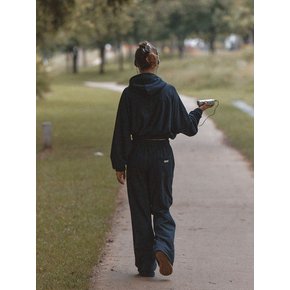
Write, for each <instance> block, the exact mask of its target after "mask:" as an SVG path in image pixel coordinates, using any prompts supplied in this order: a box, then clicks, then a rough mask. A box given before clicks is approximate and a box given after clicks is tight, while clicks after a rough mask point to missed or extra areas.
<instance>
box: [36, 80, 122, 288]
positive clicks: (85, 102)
mask: <svg viewBox="0 0 290 290" xmlns="http://www.w3.org/2000/svg"><path fill="white" fill-rule="evenodd" d="M118 99H119V95H118V94H117V93H113V92H110V91H104V90H95V89H89V88H84V87H80V86H78V85H73V84H72V83H71V84H70V85H67V84H53V86H52V92H51V93H50V94H49V95H48V96H47V99H46V100H38V101H37V150H38V154H37V289H43V290H44V289H54V290H57V289H59V290H64V289H78V290H79V289H87V288H88V283H89V275H90V274H91V272H92V268H93V266H94V265H95V264H96V263H97V261H98V258H99V254H100V251H101V249H102V247H103V245H104V242H105V232H106V231H107V229H108V227H109V220H110V217H111V215H112V213H113V212H114V208H115V199H116V192H117V186H118V185H117V182H116V180H115V176H114V172H113V170H112V169H111V164H110V160H109V154H110V152H109V150H110V144H111V137H112V130H113V125H114V124H113V123H114V120H115V113H116V106H117V101H118ZM43 121H51V122H52V124H53V150H52V151H51V152H41V124H42V122H43ZM97 151H100V152H103V153H104V156H102V157H97V156H95V155H94V153H95V152H97Z"/></svg>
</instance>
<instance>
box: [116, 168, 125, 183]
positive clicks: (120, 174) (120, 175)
mask: <svg viewBox="0 0 290 290" xmlns="http://www.w3.org/2000/svg"><path fill="white" fill-rule="evenodd" d="M116 176H117V179H118V181H119V183H121V184H125V179H126V173H125V171H116Z"/></svg>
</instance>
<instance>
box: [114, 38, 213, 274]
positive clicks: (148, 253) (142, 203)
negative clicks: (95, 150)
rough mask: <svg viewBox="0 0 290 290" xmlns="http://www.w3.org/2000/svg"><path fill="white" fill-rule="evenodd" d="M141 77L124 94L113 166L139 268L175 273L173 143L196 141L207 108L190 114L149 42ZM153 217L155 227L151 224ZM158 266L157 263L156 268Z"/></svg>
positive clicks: (140, 52)
mask: <svg viewBox="0 0 290 290" xmlns="http://www.w3.org/2000/svg"><path fill="white" fill-rule="evenodd" d="M134 63H135V66H136V67H137V68H138V69H139V72H140V73H139V74H137V75H135V76H133V77H132V78H131V79H130V81H129V86H128V87H127V88H125V89H124V91H123V93H122V95H121V98H120V102H119V106H118V111H117V116H116V122H115V128H114V134H113V140H112V147H111V161H112V166H113V169H115V170H116V176H117V179H118V181H119V182H120V183H121V184H125V180H126V179H127V191H128V199H129V206H130V213H131V222H132V232H133V245H134V254H135V265H136V267H137V269H138V272H139V275H140V276H145V277H154V275H155V269H156V267H157V263H158V265H159V271H160V273H161V274H162V275H165V276H168V275H170V274H172V272H173V263H174V236H175V222H174V219H173V218H172V216H171V214H170V211H169V209H170V206H171V205H172V201H173V199H172V182H173V173H174V156H173V152H172V149H171V146H170V143H169V139H174V138H175V137H176V135H177V134H179V133H182V134H185V135H187V136H194V135H195V134H196V133H197V132H198V123H199V120H200V118H201V116H202V112H203V111H204V110H206V109H207V108H209V107H210V106H209V105H207V104H204V105H203V106H201V107H199V108H196V109H194V110H193V111H191V112H190V113H189V114H188V113H187V111H186V109H185V107H184V105H183V103H182V101H181V99H180V97H179V95H178V93H177V91H176V89H175V88H174V86H172V85H170V84H168V83H166V82H164V81H163V80H162V79H161V78H160V77H158V76H157V74H156V73H157V68H158V66H159V63H160V60H159V55H158V51H157V49H156V48H155V47H154V46H153V45H152V44H151V43H149V42H148V41H145V42H142V43H140V44H139V47H138V48H137V50H136V53H135V62H134ZM152 217H153V224H152ZM156 261H157V263H156Z"/></svg>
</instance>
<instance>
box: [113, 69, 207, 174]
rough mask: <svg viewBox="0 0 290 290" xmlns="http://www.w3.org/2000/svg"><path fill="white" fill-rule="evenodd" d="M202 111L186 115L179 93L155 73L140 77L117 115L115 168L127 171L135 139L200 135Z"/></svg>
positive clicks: (134, 80) (134, 79) (131, 84)
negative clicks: (199, 127) (199, 126)
mask: <svg viewBox="0 0 290 290" xmlns="http://www.w3.org/2000/svg"><path fill="white" fill-rule="evenodd" d="M201 115H202V110H201V109H199V108H196V109H195V110H193V111H191V112H190V113H189V114H188V113H187V111H186V109H185V107H184V105H183V103H182V101H181V99H180V97H179V95H178V93H177V91H176V89H175V88H174V87H173V86H172V85H170V84H168V83H166V82H164V81H163V80H162V79H161V78H159V77H158V76H157V75H155V74H152V73H142V74H138V75H136V76H134V77H132V78H131V79H130V82H129V86H128V87H127V88H125V89H124V91H123V93H122V95H121V98H120V102H119V106H118V111H117V117H116V123H115V129H114V135H113V141H112V148H111V161H112V166H113V168H114V169H115V170H117V171H124V170H125V168H126V164H127V159H128V156H129V153H130V151H131V147H132V139H133V140H134V138H135V139H137V138H139V139H140V138H144V139H154V138H156V139H157V138H158V139H159V138H170V139H174V138H175V137H176V135H177V134H179V133H183V134H185V135H187V136H193V135H195V134H196V133H197V131H198V123H199V120H200V118H201Z"/></svg>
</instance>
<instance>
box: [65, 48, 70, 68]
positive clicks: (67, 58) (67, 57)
mask: <svg viewBox="0 0 290 290" xmlns="http://www.w3.org/2000/svg"><path fill="white" fill-rule="evenodd" d="M70 57H71V53H70V52H66V53H65V66H66V72H67V73H68V72H70Z"/></svg>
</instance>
